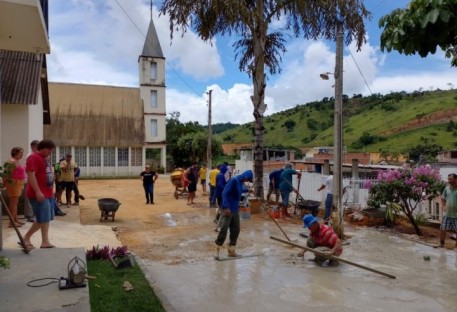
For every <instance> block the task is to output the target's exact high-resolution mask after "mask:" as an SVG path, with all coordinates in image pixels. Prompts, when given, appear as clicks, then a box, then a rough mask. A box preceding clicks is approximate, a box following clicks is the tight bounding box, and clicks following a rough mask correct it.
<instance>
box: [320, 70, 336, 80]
mask: <svg viewBox="0 0 457 312" xmlns="http://www.w3.org/2000/svg"><path fill="white" fill-rule="evenodd" d="M328 75H333V73H331V72H326V73H322V74H320V75H319V76H320V77H321V78H322V80H329V77H328Z"/></svg>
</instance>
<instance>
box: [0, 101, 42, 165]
mask: <svg viewBox="0 0 457 312" xmlns="http://www.w3.org/2000/svg"><path fill="white" fill-rule="evenodd" d="M29 107H30V106H29V105H19V104H2V105H1V111H2V112H1V115H2V119H1V132H0V133H1V138H2V139H1V140H2V141H1V159H0V160H1V163H3V162H4V161H6V160H8V159H9V158H10V157H11V154H10V152H11V149H12V148H13V147H15V146H18V147H22V148H23V149H24V151H25V152H26V153H27V152H28V149H29V145H30V141H29V132H30V131H29V127H30V125H29ZM41 116H43V115H41ZM41 133H42V132H41Z"/></svg>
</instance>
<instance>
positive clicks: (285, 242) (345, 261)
mask: <svg viewBox="0 0 457 312" xmlns="http://www.w3.org/2000/svg"><path fill="white" fill-rule="evenodd" d="M270 238H271V239H272V240H275V241H278V242H281V243H284V244H288V245H291V246H294V247H298V248H301V249H304V250H305V251H310V252H312V253H314V254H315V255H316V256H320V257H325V258H327V259H330V260H337V261H340V262H344V263H347V264H350V265H353V266H355V267H358V268H361V269H364V270H367V271H370V272H373V273H376V274H380V275H383V276H386V277H388V278H392V279H395V278H396V277H395V275H391V274H388V273H384V272H381V271H378V270H375V269H372V268H369V267H366V266H364V265H361V264H358V263H355V262H352V261H349V260H346V259H343V258H339V257H335V256H333V255H330V254H328V253H325V252H322V251H318V250H315V249H312V248H309V247H306V246H302V245H300V244H295V243H292V242H290V241H289V242H288V241H285V240H283V239H280V238H278V237H275V236H270Z"/></svg>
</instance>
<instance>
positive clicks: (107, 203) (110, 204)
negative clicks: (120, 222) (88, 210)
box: [98, 198, 121, 222]
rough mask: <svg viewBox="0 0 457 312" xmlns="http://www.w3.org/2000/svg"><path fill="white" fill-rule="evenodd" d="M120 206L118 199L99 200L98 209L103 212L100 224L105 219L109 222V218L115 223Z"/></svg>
mask: <svg viewBox="0 0 457 312" xmlns="http://www.w3.org/2000/svg"><path fill="white" fill-rule="evenodd" d="M120 205H121V203H120V202H119V201H118V200H117V199H114V198H100V199H99V200H98V209H99V210H100V212H101V215H100V222H102V220H103V219H105V220H108V218H109V217H111V218H112V221H113V222H114V218H115V216H116V211H117V210H118V209H119V206H120Z"/></svg>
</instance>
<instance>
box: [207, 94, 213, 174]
mask: <svg viewBox="0 0 457 312" xmlns="http://www.w3.org/2000/svg"><path fill="white" fill-rule="evenodd" d="M212 92H213V90H209V91H208V92H207V94H208V95H209V99H208V146H207V147H206V168H207V170H206V181H209V178H208V177H209V172H210V171H211V170H212V169H213V164H212V158H213V155H212V152H211V140H212V139H211V136H212V135H213V130H212V128H211V93H212Z"/></svg>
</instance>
